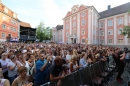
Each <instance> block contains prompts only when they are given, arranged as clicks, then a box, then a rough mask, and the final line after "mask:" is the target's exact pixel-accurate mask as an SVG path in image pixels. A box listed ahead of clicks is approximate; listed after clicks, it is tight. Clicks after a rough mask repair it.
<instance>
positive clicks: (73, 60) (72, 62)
mask: <svg viewBox="0 0 130 86" xmlns="http://www.w3.org/2000/svg"><path fill="white" fill-rule="evenodd" d="M79 68H80V67H79V66H78V64H77V56H76V55H72V57H71V60H70V69H69V72H70V73H72V72H74V71H76V70H78V69H79Z"/></svg>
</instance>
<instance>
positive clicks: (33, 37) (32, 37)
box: [20, 35, 36, 40]
mask: <svg viewBox="0 0 130 86" xmlns="http://www.w3.org/2000/svg"><path fill="white" fill-rule="evenodd" d="M20 39H26V40H29V39H31V40H35V39H36V36H28V35H21V36H20Z"/></svg>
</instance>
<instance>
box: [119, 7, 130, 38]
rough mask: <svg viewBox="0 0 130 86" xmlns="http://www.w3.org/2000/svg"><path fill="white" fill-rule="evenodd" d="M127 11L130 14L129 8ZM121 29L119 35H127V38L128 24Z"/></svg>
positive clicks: (128, 33) (128, 34)
mask: <svg viewBox="0 0 130 86" xmlns="http://www.w3.org/2000/svg"><path fill="white" fill-rule="evenodd" d="M128 13H129V14H130V10H128ZM120 31H121V35H124V36H127V38H130V26H124V28H123V29H122V30H120Z"/></svg>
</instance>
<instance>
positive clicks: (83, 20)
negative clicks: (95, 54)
mask: <svg viewBox="0 0 130 86" xmlns="http://www.w3.org/2000/svg"><path fill="white" fill-rule="evenodd" d="M129 8H130V2H129V3H126V4H123V5H120V6H118V7H115V8H111V7H110V5H109V6H108V9H107V10H106V11H103V12H100V13H99V12H98V11H97V10H96V9H95V8H94V7H93V6H85V5H80V6H78V5H74V6H73V7H72V8H71V11H69V12H68V13H67V14H66V16H65V17H64V18H63V43H70V44H72V43H81V44H105V45H128V44H129V43H130V39H128V38H127V37H126V36H122V35H120V33H121V32H120V29H123V27H124V26H127V25H130V14H129V13H128V9H129Z"/></svg>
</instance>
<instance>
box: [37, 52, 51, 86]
mask: <svg viewBox="0 0 130 86" xmlns="http://www.w3.org/2000/svg"><path fill="white" fill-rule="evenodd" d="M45 58H46V56H45V54H43V53H40V57H39V60H38V61H37V62H36V75H35V86H40V85H42V84H44V83H46V77H47V74H48V72H49V60H50V57H48V58H47V59H46V60H45Z"/></svg>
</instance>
